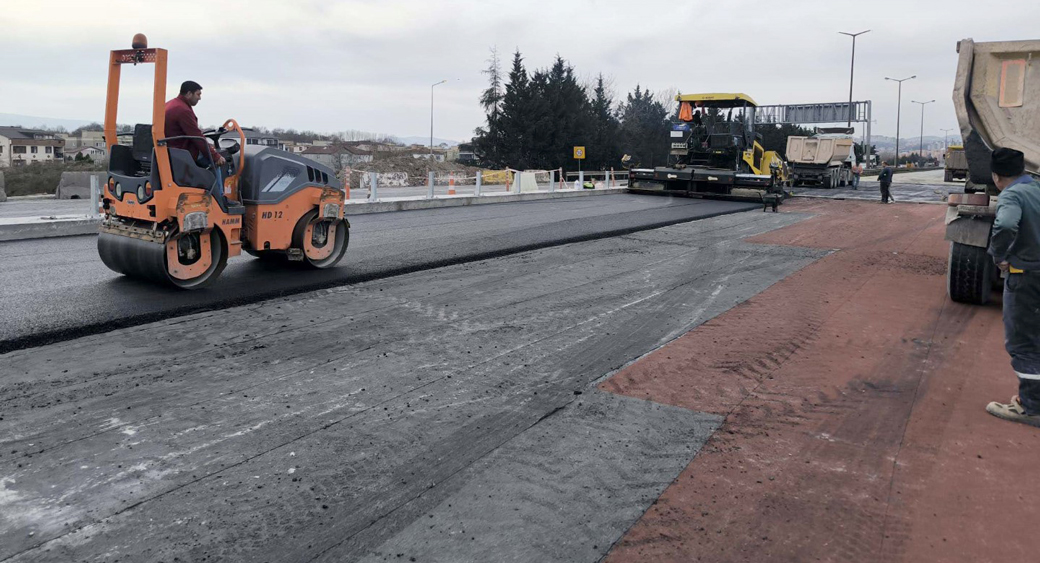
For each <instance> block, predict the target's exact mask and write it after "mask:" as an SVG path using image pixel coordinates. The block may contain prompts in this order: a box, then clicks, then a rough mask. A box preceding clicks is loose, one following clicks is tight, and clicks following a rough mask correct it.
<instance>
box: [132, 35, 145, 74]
mask: <svg viewBox="0 0 1040 563" xmlns="http://www.w3.org/2000/svg"><path fill="white" fill-rule="evenodd" d="M130 46H131V47H133V48H134V49H135V50H136V52H135V53H134V65H135V66H136V65H137V63H143V62H144V50H145V49H147V48H148V38H147V37H145V36H144V34H143V33H138V34H137V35H134V39H133V40H132V41H131V42H130Z"/></svg>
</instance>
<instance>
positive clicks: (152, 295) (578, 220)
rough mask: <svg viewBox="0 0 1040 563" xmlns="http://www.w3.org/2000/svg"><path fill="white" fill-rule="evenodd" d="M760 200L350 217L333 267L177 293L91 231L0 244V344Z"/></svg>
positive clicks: (641, 199) (234, 266)
mask: <svg viewBox="0 0 1040 563" xmlns="http://www.w3.org/2000/svg"><path fill="white" fill-rule="evenodd" d="M758 207H759V206H758V205H757V204H748V203H738V202H726V201H709V200H700V199H683V198H670V197H656V196H639V195H628V194H625V195H609V196H596V197H584V198H574V199H556V200H546V201H534V202H517V203H503V204H497V205H481V206H473V207H456V208H443V209H431V210H422V211H407V212H397V213H381V214H372V215H359V216H352V217H351V218H350V221H351V225H352V228H351V241H350V246H349V249H348V250H347V255H346V257H345V258H344V261H343V262H341V264H340V266H338V267H336V268H334V269H331V270H324V271H313V270H304V269H300V268H296V267H286V266H284V265H272V264H266V263H261V262H260V261H258V260H255V259H253V258H251V257H249V256H243V257H239V258H236V259H232V260H231V261H230V262H229V263H228V267H227V269H226V270H224V273H223V274H222V275H221V277H220V279H219V280H218V281H217V282H216V283H215V284H214V285H213V286H212V287H210V288H207V289H203V290H198V291H190V292H189V291H179V290H174V289H170V288H166V287H161V286H156V285H153V284H149V283H145V282H139V281H136V280H132V279H129V278H126V277H124V276H121V275H119V274H116V273H115V272H112V271H110V270H109V269H108V268H106V267H105V266H104V264H102V262H101V260H100V259H99V258H98V256H97V250H96V237H94V236H81V237H64V238H54V239H39V240H27V241H16V242H3V243H0V263H2V264H3V268H0V286H2V287H4V288H5V291H4V292H3V294H2V295H0V318H3V319H4V322H3V323H2V324H0V352H4V351H8V350H12V349H19V348H24V347H28V346H35V345H39V344H42V343H45V342H50V341H56V340H62V339H65V338H70V337H75V336H80V335H83V334H91V333H97V332H102V331H105V330H110V329H112V328H115V327H120V326H131V325H136V324H140V323H143V322H148V321H153V320H157V319H162V318H167V317H171V316H175V315H180V314H184V313H188V312H193V311H201V310H207V309H216V308H221V307H226V306H229V305H235V304H244V303H251V302H256V301H259V300H262V299H266V298H270V297H276V296H282V295H289V294H293V293H299V292H302V291H307V290H312V289H317V288H322V287H331V286H336V285H342V284H348V283H354V282H358V281H363V280H369V279H377V278H382V277H386V276H390V275H396V274H401V273H405V272H410V271H417V270H421V269H425V268H431V267H437V266H443V265H448V264H453V263H461V262H467V261H471V260H477V259H481V258H488V257H494V256H500V255H505V254H510V253H514V252H519V251H523V250H530V249H534V248H539V247H547V246H553V245H556V244H562V243H566V242H575V241H580V240H591V239H595V238H602V237H607V236H612V235H617V234H623V233H628V232H635V231H639V230H644V229H650V228H655V227H660V226H664V225H669V224H675V223H681V222H685V221H692V220H696V219H702V218H706V217H712V216H716V215H721V214H726V213H733V212H737V211H742V210H749V209H756V208H758Z"/></svg>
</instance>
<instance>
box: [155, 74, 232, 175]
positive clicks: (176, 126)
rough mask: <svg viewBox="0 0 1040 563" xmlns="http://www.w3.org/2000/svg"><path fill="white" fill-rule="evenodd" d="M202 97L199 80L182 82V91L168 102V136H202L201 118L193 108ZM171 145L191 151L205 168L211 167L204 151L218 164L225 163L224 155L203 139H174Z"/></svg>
mask: <svg viewBox="0 0 1040 563" xmlns="http://www.w3.org/2000/svg"><path fill="white" fill-rule="evenodd" d="M201 99H202V86H200V85H199V83H198V82H195V81H192V80H187V81H185V82H184V83H183V84H181V93H180V95H178V96H177V97H176V98H174V99H172V100H170V101H168V102H166V136H167V137H180V136H190V137H202V130H200V129H199V119H198V118H197V117H195V110H193V109H192V107H194V106H195V105H196V104H198V103H199V100H201ZM169 146H170V147H172V148H175V149H184V150H187V151H188V152H190V153H191V157H192V158H193V159H195V163H196V164H198V165H199V166H201V167H203V168H209V164H210V161H209V158H207V157H206V155H205V154H204V153H203V151H206V150H208V151H209V154H210V156H212V157H213V162H215V163H216V164H217V166H223V165H224V157H222V156H220V154H219V153H218V152H217V149H216V148H214V147H213V146H211V145H210V144H209V143H207V142H206V141H204V140H202V139H174V140H172V141H170V142H169Z"/></svg>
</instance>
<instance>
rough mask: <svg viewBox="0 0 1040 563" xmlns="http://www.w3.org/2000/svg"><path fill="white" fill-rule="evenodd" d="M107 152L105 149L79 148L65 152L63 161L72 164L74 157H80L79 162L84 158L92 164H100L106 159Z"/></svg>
mask: <svg viewBox="0 0 1040 563" xmlns="http://www.w3.org/2000/svg"><path fill="white" fill-rule="evenodd" d="M107 156H108V152H107V151H105V149H103V148H102V149H99V148H97V147H80V148H78V149H73V150H71V151H69V150H66V151H65V161H66V162H73V161H75V160H76V157H80V160H83V159H84V158H86V159H89V160H92V161H94V162H102V161H104V160H105V158H107Z"/></svg>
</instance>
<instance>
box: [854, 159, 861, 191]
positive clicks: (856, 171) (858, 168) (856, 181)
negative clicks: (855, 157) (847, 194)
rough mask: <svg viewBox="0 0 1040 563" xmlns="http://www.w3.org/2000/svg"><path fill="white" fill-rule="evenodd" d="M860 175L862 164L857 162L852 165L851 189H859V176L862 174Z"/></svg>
mask: <svg viewBox="0 0 1040 563" xmlns="http://www.w3.org/2000/svg"><path fill="white" fill-rule="evenodd" d="M862 175H863V164H862V163H859V162H857V163H856V165H855V166H853V167H852V189H854V190H858V189H859V177H860V176H862Z"/></svg>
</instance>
